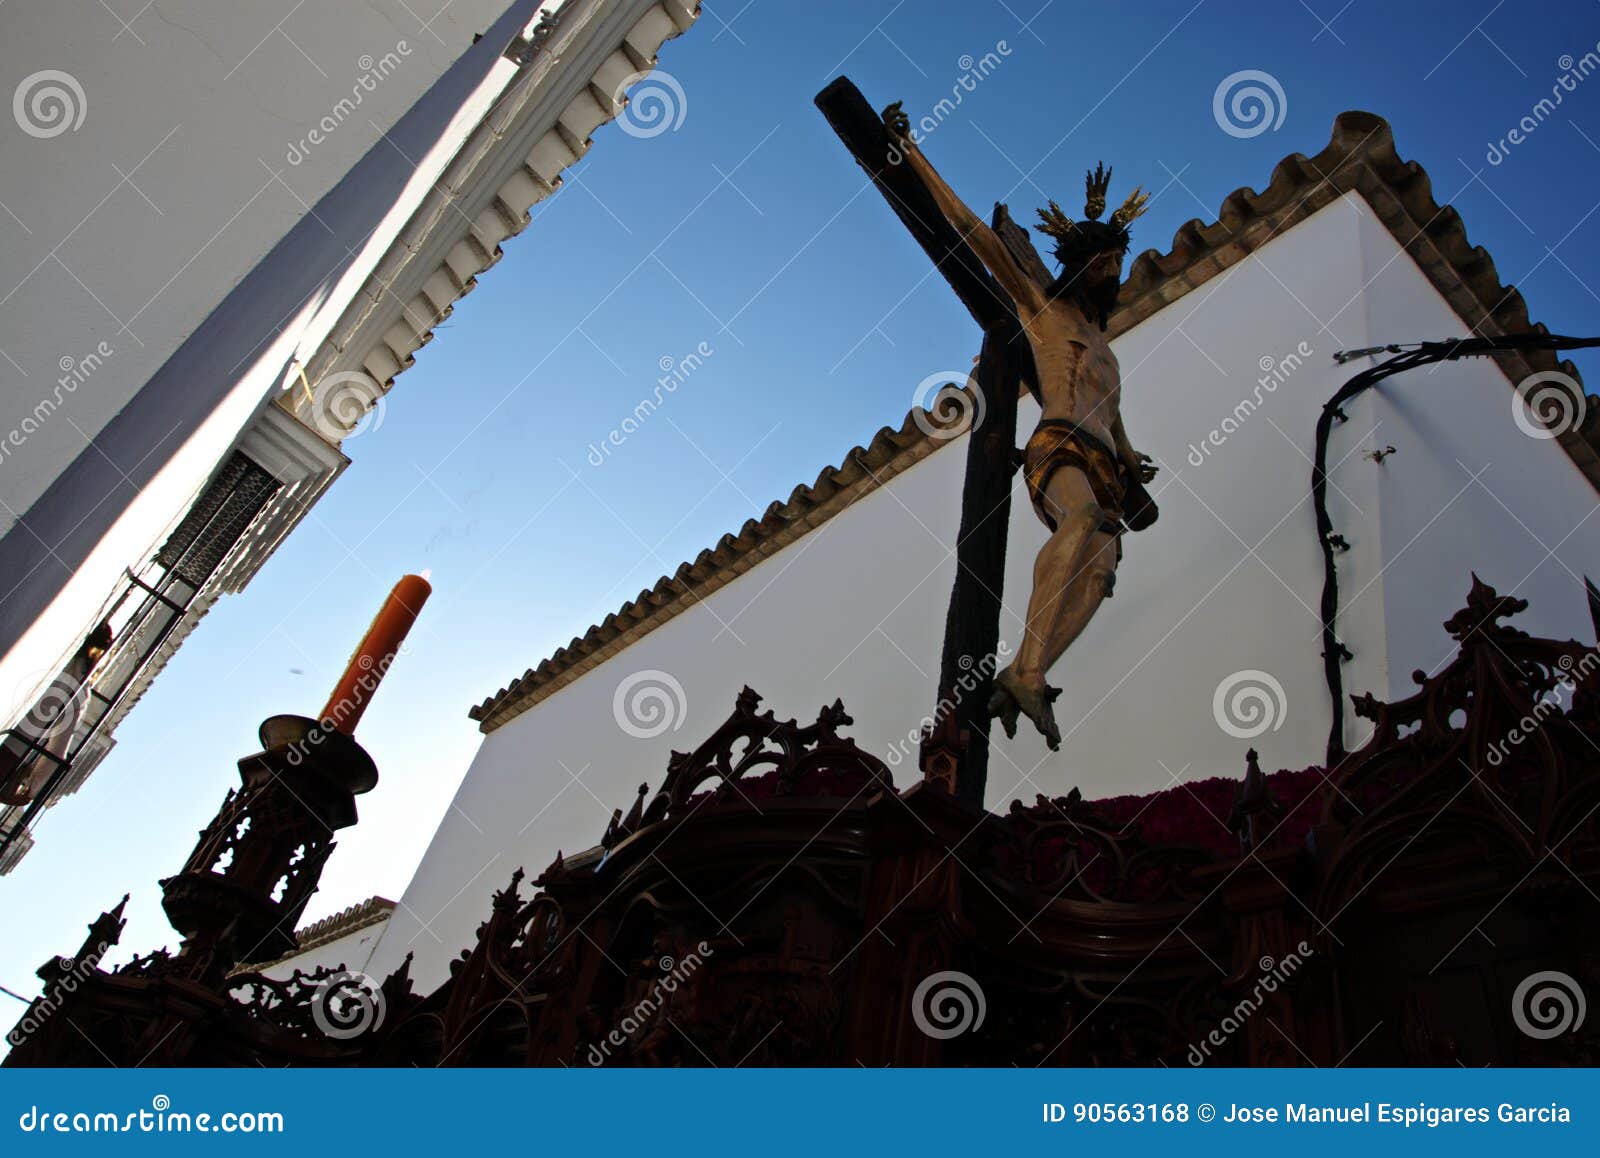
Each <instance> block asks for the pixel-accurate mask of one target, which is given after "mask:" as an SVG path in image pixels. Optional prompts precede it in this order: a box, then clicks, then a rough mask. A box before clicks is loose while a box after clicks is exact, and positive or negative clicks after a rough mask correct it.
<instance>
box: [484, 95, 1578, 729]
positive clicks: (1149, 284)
mask: <svg viewBox="0 0 1600 1158" xmlns="http://www.w3.org/2000/svg"><path fill="white" fill-rule="evenodd" d="M1351 193H1356V194H1359V195H1360V196H1361V197H1362V198H1363V199H1364V200H1365V201H1366V203H1367V204H1368V205H1369V206H1371V208H1372V211H1373V213H1374V214H1375V215H1376V217H1377V218H1378V220H1379V221H1381V222H1382V223H1383V224H1384V226H1385V227H1386V228H1387V229H1388V230H1389V232H1390V234H1391V235H1392V236H1393V237H1394V239H1395V241H1396V242H1397V243H1399V245H1400V246H1401V247H1402V248H1403V249H1404V250H1405V251H1406V253H1407V254H1409V255H1410V256H1411V258H1412V260H1413V261H1415V262H1416V264H1417V266H1418V268H1420V269H1421V270H1422V272H1423V273H1424V274H1425V275H1426V276H1427V277H1428V280H1429V281H1430V282H1432V284H1433V286H1434V288H1435V289H1437V290H1438V291H1439V293H1440V294H1441V295H1442V296H1443V297H1444V298H1445V300H1446V301H1447V302H1449V303H1450V307H1451V308H1452V309H1453V310H1454V311H1455V312H1456V313H1457V315H1459V316H1460V317H1461V318H1462V319H1463V320H1464V321H1465V322H1466V323H1467V324H1468V325H1469V326H1471V327H1472V328H1473V330H1474V331H1475V332H1477V333H1479V334H1483V335H1494V334H1506V333H1526V332H1529V331H1532V332H1537V333H1547V332H1548V331H1547V330H1546V328H1545V327H1544V326H1543V325H1540V324H1537V323H1533V322H1530V321H1529V320H1528V306H1527V303H1526V302H1525V301H1524V300H1523V298H1522V294H1521V293H1519V292H1518V291H1517V290H1516V289H1515V288H1514V287H1512V286H1507V285H1504V284H1502V283H1501V281H1500V276H1499V274H1498V273H1497V272H1496V270H1495V265H1494V259H1493V258H1491V257H1490V256H1489V254H1488V253H1487V252H1486V251H1485V250H1484V249H1483V248H1482V247H1481V246H1474V245H1472V244H1470V243H1469V242H1468V240H1467V233H1466V228H1465V227H1464V226H1463V225H1462V223H1461V217H1460V215H1459V214H1458V213H1457V212H1456V211H1455V210H1454V209H1453V208H1451V207H1450V206H1447V205H1446V206H1441V205H1439V203H1438V202H1436V201H1435V200H1434V199H1433V186H1432V183H1431V182H1430V180H1429V178H1428V174H1427V173H1426V172H1425V171H1424V170H1423V168H1422V166H1421V165H1419V164H1417V163H1416V162H1415V161H1402V160H1401V159H1400V157H1399V155H1398V154H1397V153H1396V152H1395V147H1394V135H1393V133H1392V132H1391V130H1390V128H1389V123H1388V122H1387V121H1386V120H1384V119H1383V118H1382V117H1380V116H1377V115H1376V114H1374V113H1366V112H1346V113H1341V114H1340V115H1339V116H1338V117H1337V118H1336V119H1335V121H1334V125H1333V137H1332V139H1331V140H1330V141H1329V143H1328V146H1327V148H1325V149H1323V150H1322V151H1321V152H1320V153H1318V154H1317V155H1316V156H1315V157H1306V156H1305V155H1304V154H1301V153H1294V154H1291V155H1290V156H1288V157H1285V158H1284V159H1283V160H1282V161H1280V162H1278V164H1277V166H1276V167H1275V168H1274V169H1273V171H1272V180H1271V182H1270V183H1269V184H1268V185H1267V187H1266V188H1265V189H1263V190H1261V191H1260V192H1259V193H1257V192H1255V191H1254V190H1251V189H1249V188H1240V189H1237V190H1235V191H1234V192H1232V193H1230V194H1229V195H1228V196H1227V197H1226V198H1225V199H1224V200H1223V203H1222V208H1221V211H1220V213H1219V214H1218V218H1217V220H1216V221H1215V222H1212V223H1211V224H1209V225H1207V224H1205V223H1203V222H1201V221H1200V220H1199V219H1198V218H1196V219H1194V220H1192V221H1189V222H1187V223H1186V224H1184V225H1183V226H1181V227H1179V229H1178V231H1177V234H1176V235H1175V236H1174V237H1173V241H1172V247H1171V248H1170V249H1169V250H1167V252H1166V253H1159V252H1157V251H1156V250H1154V249H1150V250H1146V251H1145V252H1144V253H1142V254H1140V255H1139V257H1138V258H1137V259H1136V260H1135V261H1134V263H1133V266H1132V268H1131V269H1130V270H1129V273H1128V278H1127V281H1125V282H1124V283H1123V286H1122V291H1121V294H1120V295H1119V299H1118V301H1119V304H1118V307H1117V310H1116V312H1115V313H1114V314H1113V315H1112V316H1111V319H1110V325H1109V331H1110V333H1111V335H1112V336H1113V337H1116V336H1118V335H1120V334H1123V333H1126V332H1127V331H1128V330H1131V329H1132V328H1133V327H1134V326H1136V325H1138V324H1139V323H1140V322H1143V321H1146V320H1148V319H1149V318H1151V317H1153V316H1154V315H1155V314H1157V313H1158V312H1160V311H1161V310H1162V309H1165V308H1166V307H1167V306H1170V305H1172V304H1173V303H1174V302H1176V301H1178V300H1179V299H1180V298H1182V297H1184V296H1185V295H1186V294H1189V293H1191V292H1192V291H1194V290H1196V289H1198V288H1199V287H1201V286H1202V285H1204V284H1205V283H1206V282H1208V281H1210V280H1211V279H1212V278H1214V277H1216V276H1217V275H1218V274H1221V273H1223V272H1225V271H1226V270H1228V269H1229V268H1231V267H1233V266H1235V265H1237V264H1239V263H1240V262H1241V261H1243V260H1244V259H1245V258H1246V257H1248V256H1249V255H1250V254H1251V253H1253V252H1254V251H1255V250H1257V249H1259V248H1261V247H1262V246H1263V245H1265V244H1266V243H1267V242H1268V241H1270V240H1272V239H1273V238H1274V237H1276V236H1278V235H1279V234H1280V233H1283V232H1285V231H1287V230H1288V229H1290V228H1292V227H1293V226H1295V225H1297V224H1299V223H1300V222H1301V221H1304V220H1305V219H1306V218H1308V217H1310V216H1311V215H1312V214H1313V213H1315V212H1317V210H1319V209H1322V208H1324V207H1325V206H1327V205H1329V204H1330V203H1332V202H1333V201H1336V200H1338V199H1339V198H1341V197H1345V196H1347V195H1349V194H1351ZM1496 361H1498V362H1499V364H1500V366H1501V368H1502V370H1504V372H1505V373H1506V375H1507V376H1508V377H1509V378H1510V380H1511V381H1512V382H1519V381H1521V380H1522V379H1523V378H1525V377H1526V376H1527V375H1529V374H1532V373H1534V372H1536V371H1541V370H1560V371H1562V372H1563V373H1565V374H1568V375H1570V376H1571V377H1572V379H1573V380H1574V381H1575V382H1579V383H1580V384H1581V381H1582V380H1581V378H1580V376H1579V374H1578V371H1577V367H1575V366H1574V365H1573V364H1572V363H1571V362H1558V360H1557V359H1556V357H1555V355H1554V354H1553V353H1550V352H1549V351H1538V352H1529V353H1504V354H1500V355H1497V356H1496ZM925 427H926V428H927V429H937V428H938V424H937V423H936V422H934V421H930V417H929V416H927V415H926V414H925V413H924V412H922V411H917V410H914V411H912V412H911V414H909V415H908V416H907V417H906V420H905V421H904V422H903V423H901V425H900V428H899V429H898V430H892V429H890V428H889V427H885V428H884V429H883V430H881V431H879V432H878V434H877V436H876V437H875V438H874V439H873V440H872V442H871V443H869V444H868V445H867V446H865V447H860V446H858V447H856V448H855V449H853V450H852V451H850V453H849V454H847V455H845V458H844V461H843V462H842V463H841V464H840V465H839V466H837V467H828V468H826V469H824V470H823V471H822V473H821V474H819V475H818V476H817V478H816V481H815V482H813V483H811V484H810V485H809V486H806V485H802V486H799V487H796V488H795V490H794V492H793V493H792V494H790V496H789V498H788V500H787V501H786V502H775V503H773V504H772V505H771V506H770V507H768V508H767V510H766V513H765V514H763V515H762V517H761V518H760V519H759V520H756V519H751V520H749V521H747V522H746V523H745V525H744V526H743V527H741V528H740V530H739V532H738V534H737V535H724V536H723V537H722V538H721V539H720V540H719V541H718V542H717V544H716V546H714V547H712V548H711V549H709V550H706V551H702V552H700V554H699V555H698V556H697V557H696V558H695V559H694V560H693V561H692V562H688V563H684V564H683V565H682V566H681V567H679V568H678V570H677V571H676V572H674V573H673V574H672V575H664V576H662V577H661V579H660V580H658V581H657V582H656V584H655V586H654V587H651V588H650V589H648V590H646V591H642V592H640V593H639V596H638V597H637V598H636V599H633V600H630V601H629V602H627V603H625V604H623V605H622V607H621V608H620V609H619V610H618V611H617V612H616V613H615V614H612V615H608V616H606V618H605V619H604V620H603V621H601V622H600V623H598V624H596V625H594V626H593V627H591V628H589V630H588V631H587V632H585V633H584V635H583V636H582V637H581V638H578V639H574V640H573V641H572V642H571V643H569V644H568V645H567V646H566V647H563V648H561V649H560V650H558V651H557V652H556V653H555V654H554V655H552V656H550V657H549V658H548V659H546V660H544V661H543V662H541V663H540V664H539V665H538V667H535V668H529V669H528V670H527V671H526V672H524V673H523V674H522V676H521V677H520V678H518V679H516V680H513V681H512V682H511V683H510V684H509V685H507V686H506V687H504V688H502V689H501V690H500V691H498V692H496V693H495V694H494V695H492V696H490V697H489V698H487V699H486V700H484V701H483V702H482V703H480V704H478V705H477V706H476V707H474V708H472V709H471V711H469V712H468V716H469V717H470V718H472V719H474V720H477V721H478V723H479V727H480V730H482V731H484V732H492V731H494V730H495V729H496V728H498V727H500V726H501V725H503V724H505V723H507V722H509V721H510V720H511V719H513V718H514V717H515V716H517V715H519V714H520V713H522V712H525V711H527V710H528V709H529V708H531V707H533V706H534V705H535V704H537V703H539V702H540V701H541V700H543V699H545V698H546V697H547V696H550V695H552V694H553V693H555V692H557V691H559V690H560V689H561V688H563V687H565V686H566V685H567V684H569V683H571V682H572V681H573V680H575V679H577V678H578V677H579V676H581V675H583V674H584V673H585V672H587V671H590V670H592V669H593V668H595V667H596V666H598V665H599V664H601V663H603V662H604V661H605V660H607V659H609V658H610V657H611V656H613V655H615V654H617V653H618V652H619V651H621V650H622V649H623V648H625V647H627V646H628V645H629V644H631V643H633V642H634V641H635V640H637V639H639V638H640V637H642V636H644V635H645V634H647V633H648V632H650V631H653V630H655V629H656V628H657V627H659V626H661V625H662V624H663V623H665V622H667V621H668V620H669V619H671V618H672V617H673V616H674V615H677V614H678V613H679V612H680V611H684V610H687V609H688V608H690V607H692V606H694V605H695V604H696V603H698V602H699V601H700V600H702V599H704V598H705V597H706V596H707V595H709V594H710V593H711V592H712V591H715V590H716V589H717V588H719V587H721V586H723V585H724V584H726V583H727V582H729V581H730V580H731V579H733V578H735V577H737V576H739V575H741V574H743V573H744V572H746V571H748V570H750V568H752V567H754V566H755V565H756V564H757V563H759V562H761V560H762V559H765V558H766V557H767V556H769V555H771V554H773V553H775V552H777V551H780V550H782V549H783V548H784V547H786V546H788V545H789V544H791V543H793V542H794V541H796V540H797V539H799V538H800V537H801V536H802V535H804V534H805V533H806V532H807V531H809V530H811V529H812V528H813V527H816V526H819V525H820V524H822V523H824V522H826V521H827V520H828V519H830V518H832V517H833V516H834V515H835V514H837V513H838V512H839V511H841V510H843V509H844V508H845V507H848V506H850V505H851V504H852V503H854V502H855V501H856V500H858V499H860V498H863V497H865V496H866V495H868V494H870V493H871V492H872V491H874V490H876V489H877V488H878V487H880V486H882V485H883V484H884V483H886V482H888V481H889V480H890V479H892V478H894V477H895V476H896V475H898V474H900V473H901V472H903V471H905V470H907V469H908V468H910V467H911V466H914V465H915V464H916V463H918V462H920V461H922V459H924V458H926V457H927V456H928V455H930V454H932V453H933V452H934V451H935V450H937V449H939V448H940V447H941V446H946V445H949V444H950V443H951V442H955V441H959V440H957V439H952V438H950V437H949V436H948V435H945V436H944V437H935V436H934V435H932V434H930V433H927V430H925V429H924V428H925ZM1560 441H1561V445H1562V447H1563V448H1564V449H1565V450H1566V452H1567V454H1568V455H1569V456H1571V458H1572V460H1573V461H1574V462H1575V463H1576V464H1577V465H1578V467H1579V469H1581V470H1582V471H1583V472H1584V474H1585V476H1587V477H1588V479H1589V481H1590V482H1591V483H1592V484H1593V485H1594V486H1595V487H1596V489H1597V490H1600V453H1597V448H1600V432H1596V431H1593V430H1591V431H1589V432H1588V433H1580V432H1577V431H1572V432H1568V433H1566V434H1563V435H1561V437H1560Z"/></svg>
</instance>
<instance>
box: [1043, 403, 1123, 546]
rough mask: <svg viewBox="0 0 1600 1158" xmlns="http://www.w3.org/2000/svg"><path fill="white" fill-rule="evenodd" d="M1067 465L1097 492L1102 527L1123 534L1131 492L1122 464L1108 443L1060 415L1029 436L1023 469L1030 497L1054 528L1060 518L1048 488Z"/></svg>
mask: <svg viewBox="0 0 1600 1158" xmlns="http://www.w3.org/2000/svg"><path fill="white" fill-rule="evenodd" d="M1064 466H1070V467H1072V468H1073V469H1074V470H1079V471H1082V472H1083V476H1084V477H1085V478H1086V479H1088V480H1089V487H1090V489H1091V490H1093V491H1094V500H1095V502H1097V503H1099V504H1100V510H1101V511H1102V512H1103V513H1104V516H1105V517H1104V519H1103V521H1102V522H1101V524H1100V530H1101V531H1104V532H1105V533H1106V534H1108V535H1120V534H1121V533H1122V529H1123V527H1122V501H1123V498H1124V497H1125V496H1126V494H1127V489H1128V488H1127V478H1126V476H1125V474H1124V473H1123V469H1122V464H1121V463H1120V462H1119V461H1118V460H1117V456H1116V455H1115V454H1113V453H1112V452H1111V450H1110V448H1109V447H1107V446H1106V444H1105V443H1103V442H1101V441H1100V440H1099V439H1098V438H1096V437H1095V436H1094V435H1092V434H1090V433H1089V432H1088V431H1086V430H1084V429H1083V427H1081V426H1079V425H1078V424H1077V423H1076V422H1068V421H1066V420H1065V419H1060V418H1046V419H1043V420H1042V421H1040V423H1039V426H1038V429H1036V430H1035V431H1034V432H1033V436H1032V437H1031V438H1029V439H1028V445H1027V448H1026V450H1024V452H1023V459H1022V471H1023V477H1024V478H1025V479H1026V480H1027V484H1028V497H1029V498H1031V499H1032V500H1033V508H1034V510H1036V511H1037V512H1038V513H1039V517H1040V518H1041V519H1043V520H1044V523H1045V525H1046V526H1047V527H1049V528H1050V529H1051V530H1052V531H1054V530H1055V529H1056V521H1055V519H1054V518H1052V517H1051V515H1050V506H1049V504H1048V503H1047V502H1046V501H1045V487H1047V486H1048V485H1049V484H1050V479H1051V477H1052V476H1054V474H1055V473H1056V471H1058V470H1060V469H1061V468H1062V467H1064Z"/></svg>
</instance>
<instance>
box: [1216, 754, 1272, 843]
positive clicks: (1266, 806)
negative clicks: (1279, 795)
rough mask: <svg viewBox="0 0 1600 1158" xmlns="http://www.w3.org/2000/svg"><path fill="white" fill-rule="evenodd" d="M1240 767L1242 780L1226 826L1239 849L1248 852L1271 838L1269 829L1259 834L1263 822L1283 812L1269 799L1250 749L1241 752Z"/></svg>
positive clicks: (1265, 785) (1264, 781) (1254, 756)
mask: <svg viewBox="0 0 1600 1158" xmlns="http://www.w3.org/2000/svg"><path fill="white" fill-rule="evenodd" d="M1244 764H1245V772H1244V779H1243V780H1242V781H1240V783H1239V791H1238V792H1237V793H1236V794H1235V795H1234V798H1233V807H1232V809H1230V810H1229V812H1228V827H1229V828H1230V829H1232V830H1233V832H1234V834H1235V835H1236V836H1238V838H1239V848H1240V850H1241V851H1243V852H1250V851H1252V850H1253V849H1256V848H1259V847H1260V845H1261V843H1262V841H1263V840H1264V839H1265V838H1266V837H1268V836H1270V835H1271V832H1270V830H1266V831H1263V830H1264V829H1265V828H1266V821H1268V820H1270V819H1271V818H1273V817H1275V816H1277V815H1279V814H1281V813H1282V811H1283V809H1282V808H1281V807H1280V806H1279V804H1278V802H1277V801H1276V800H1274V799H1273V798H1272V792H1271V790H1270V789H1269V788H1268V787H1267V777H1266V774H1265V773H1263V772H1262V771H1261V761H1260V759H1259V757H1258V756H1257V754H1256V750H1255V749H1254V748H1251V749H1250V750H1249V751H1248V752H1246V753H1245V756H1244Z"/></svg>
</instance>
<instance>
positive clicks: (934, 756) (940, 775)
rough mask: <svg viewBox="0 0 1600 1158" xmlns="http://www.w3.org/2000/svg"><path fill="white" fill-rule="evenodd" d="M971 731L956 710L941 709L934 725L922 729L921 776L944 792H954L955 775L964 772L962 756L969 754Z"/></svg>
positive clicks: (919, 761)
mask: <svg viewBox="0 0 1600 1158" xmlns="http://www.w3.org/2000/svg"><path fill="white" fill-rule="evenodd" d="M969 739H970V735H969V733H968V732H967V730H966V729H965V728H962V727H961V726H960V724H959V723H957V721H956V714H955V713H954V712H941V713H939V718H938V719H937V720H936V721H935V722H934V723H933V725H932V726H931V727H924V728H923V729H922V744H921V750H920V752H919V759H918V761H917V763H918V765H919V766H920V767H921V769H922V779H923V780H924V781H926V782H927V783H928V784H930V785H932V786H933V787H935V788H938V789H939V790H940V791H941V792H948V793H950V794H952V795H953V794H954V793H955V790H956V779H957V777H958V776H959V775H960V772H961V758H962V757H963V756H964V755H966V751H967V743H968V741H969Z"/></svg>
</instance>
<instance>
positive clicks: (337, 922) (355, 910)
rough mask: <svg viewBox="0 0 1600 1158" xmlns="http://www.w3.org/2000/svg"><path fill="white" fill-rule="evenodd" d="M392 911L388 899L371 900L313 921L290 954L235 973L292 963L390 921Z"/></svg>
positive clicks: (297, 939)
mask: <svg viewBox="0 0 1600 1158" xmlns="http://www.w3.org/2000/svg"><path fill="white" fill-rule="evenodd" d="M394 910H395V903H394V902H393V901H391V900H390V899H389V898H388V897H378V896H372V897H368V898H367V899H366V900H364V901H360V902H358V903H357V904H354V905H351V906H350V907H349V908H346V909H343V910H341V911H339V912H337V913H335V914H333V916H331V917H323V918H322V920H320V921H313V922H311V924H309V925H307V926H305V928H303V929H300V930H299V931H297V932H296V933H295V940H296V941H297V942H298V943H299V944H298V947H297V948H296V949H295V951H294V952H292V953H285V954H284V955H283V956H282V957H277V958H274V959H273V960H271V961H264V962H260V963H258V964H254V965H240V966H239V967H238V968H237V969H235V970H234V972H235V973H259V972H260V971H262V970H263V969H271V968H272V967H273V966H274V965H278V964H280V963H282V962H284V961H289V960H292V959H293V958H295V957H298V956H300V955H301V954H302V953H308V952H310V951H311V950H312V949H316V948H319V947H321V946H323V945H327V944H330V943H332V942H334V941H337V940H338V939H339V938H341V937H348V936H349V935H350V934H351V933H359V932H360V931H361V930H362V929H365V928H368V927H369V926H372V925H378V924H382V923H383V922H384V921H387V920H388V919H389V916H390V914H392V913H393V912H394Z"/></svg>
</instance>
